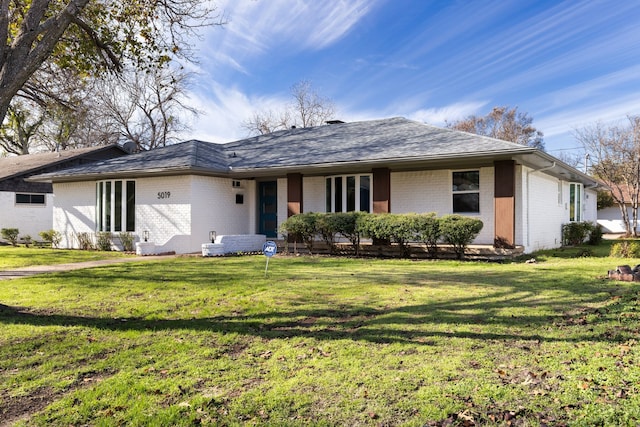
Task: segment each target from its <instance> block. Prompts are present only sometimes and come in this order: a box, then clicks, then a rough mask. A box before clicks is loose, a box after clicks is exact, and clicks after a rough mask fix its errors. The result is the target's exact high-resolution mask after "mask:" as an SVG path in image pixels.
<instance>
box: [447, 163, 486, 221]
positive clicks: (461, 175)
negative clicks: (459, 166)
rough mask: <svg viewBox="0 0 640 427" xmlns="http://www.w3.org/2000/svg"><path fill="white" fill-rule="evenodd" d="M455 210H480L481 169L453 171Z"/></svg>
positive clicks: (467, 211) (460, 211)
mask: <svg viewBox="0 0 640 427" xmlns="http://www.w3.org/2000/svg"><path fill="white" fill-rule="evenodd" d="M452 184H453V185H452V192H453V212H454V213H479V212H480V171H464V172H453V181H452Z"/></svg>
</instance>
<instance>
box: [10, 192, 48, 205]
mask: <svg viewBox="0 0 640 427" xmlns="http://www.w3.org/2000/svg"><path fill="white" fill-rule="evenodd" d="M44 204H46V203H45V195H44V194H33V193H16V205H44Z"/></svg>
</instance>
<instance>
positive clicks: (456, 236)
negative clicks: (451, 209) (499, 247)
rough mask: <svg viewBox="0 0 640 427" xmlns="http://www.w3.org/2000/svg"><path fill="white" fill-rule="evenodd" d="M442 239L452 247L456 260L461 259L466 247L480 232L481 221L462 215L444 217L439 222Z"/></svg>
mask: <svg viewBox="0 0 640 427" xmlns="http://www.w3.org/2000/svg"><path fill="white" fill-rule="evenodd" d="M439 226H440V232H441V233H442V239H443V240H444V241H445V242H446V243H449V244H450V245H451V246H453V251H454V252H455V254H456V258H457V259H462V258H463V257H464V253H465V251H466V249H467V246H468V245H469V244H470V243H471V242H473V239H475V238H476V236H477V235H478V233H480V231H481V230H482V227H483V224H482V221H480V220H479V219H476V218H470V217H466V216H462V215H455V214H454V215H445V216H443V217H442V218H440V221H439Z"/></svg>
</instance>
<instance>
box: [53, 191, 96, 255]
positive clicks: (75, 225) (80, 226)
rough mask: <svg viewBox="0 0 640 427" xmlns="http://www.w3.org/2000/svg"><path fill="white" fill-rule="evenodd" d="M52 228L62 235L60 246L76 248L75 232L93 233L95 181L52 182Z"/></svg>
mask: <svg viewBox="0 0 640 427" xmlns="http://www.w3.org/2000/svg"><path fill="white" fill-rule="evenodd" d="M53 194H55V198H54V207H53V229H54V230H56V231H57V232H59V233H60V234H61V235H62V240H61V241H60V247H61V248H76V247H77V241H76V238H75V236H76V234H77V233H94V232H95V218H96V184H95V182H72V183H63V184H53Z"/></svg>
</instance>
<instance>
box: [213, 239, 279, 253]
mask: <svg viewBox="0 0 640 427" xmlns="http://www.w3.org/2000/svg"><path fill="white" fill-rule="evenodd" d="M266 241H267V238H266V236H265V235H264V234H240V235H222V236H218V237H217V238H216V243H221V244H222V245H223V248H222V250H223V252H224V253H225V254H229V253H236V252H257V251H261V250H262V247H263V245H264V243H265V242H266Z"/></svg>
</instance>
